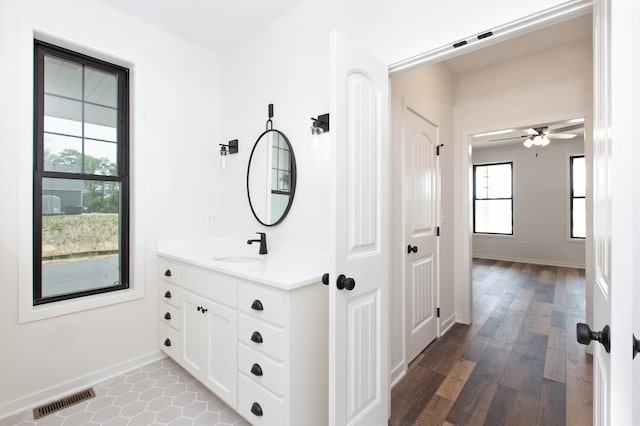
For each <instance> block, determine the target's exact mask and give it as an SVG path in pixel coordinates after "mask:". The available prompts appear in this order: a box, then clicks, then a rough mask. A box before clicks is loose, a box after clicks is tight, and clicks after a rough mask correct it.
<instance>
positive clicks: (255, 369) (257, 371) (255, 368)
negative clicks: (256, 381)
mask: <svg viewBox="0 0 640 426" xmlns="http://www.w3.org/2000/svg"><path fill="white" fill-rule="evenodd" d="M251 374H253V375H254V376H262V367H260V364H253V365H252V366H251Z"/></svg>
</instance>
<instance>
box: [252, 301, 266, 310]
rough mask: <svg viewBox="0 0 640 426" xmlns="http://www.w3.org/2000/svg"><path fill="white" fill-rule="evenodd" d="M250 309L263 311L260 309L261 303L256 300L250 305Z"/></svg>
mask: <svg viewBox="0 0 640 426" xmlns="http://www.w3.org/2000/svg"><path fill="white" fill-rule="evenodd" d="M251 309H253V310H254V311H262V310H264V308H263V307H262V302H261V301H259V300H258V299H256V300H254V301H253V303H252V304H251Z"/></svg>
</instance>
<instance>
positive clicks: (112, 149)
mask: <svg viewBox="0 0 640 426" xmlns="http://www.w3.org/2000/svg"><path fill="white" fill-rule="evenodd" d="M84 153H85V155H84V172H85V173H89V174H94V175H103V176H117V175H118V160H117V155H118V146H117V145H116V144H115V143H113V142H102V141H94V140H90V139H87V140H85V143H84Z"/></svg>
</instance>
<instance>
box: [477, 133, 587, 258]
mask: <svg viewBox="0 0 640 426" xmlns="http://www.w3.org/2000/svg"><path fill="white" fill-rule="evenodd" d="M537 154H538V155H537V156H536V149H535V148H530V149H527V148H525V147H523V146H522V144H521V143H518V144H515V145H506V146H500V147H494V148H491V147H489V148H483V149H474V150H473V163H474V164H483V163H500V162H508V161H511V162H513V194H514V199H513V201H514V202H513V204H514V207H513V211H514V217H513V224H514V229H513V234H514V235H513V236H494V235H481V234H475V235H474V237H473V256H474V257H479V258H484V259H496V260H508V261H515V262H524V263H536V264H541V265H556V266H568V267H575V268H584V267H585V263H584V259H585V244H584V240H576V239H570V227H571V221H570V218H569V217H570V205H569V195H570V180H569V169H570V167H569V158H570V156H571V155H582V154H584V139H583V138H582V137H576V138H574V139H571V140H553V141H552V142H551V144H549V145H548V146H546V147H544V148H540V149H538V153H537Z"/></svg>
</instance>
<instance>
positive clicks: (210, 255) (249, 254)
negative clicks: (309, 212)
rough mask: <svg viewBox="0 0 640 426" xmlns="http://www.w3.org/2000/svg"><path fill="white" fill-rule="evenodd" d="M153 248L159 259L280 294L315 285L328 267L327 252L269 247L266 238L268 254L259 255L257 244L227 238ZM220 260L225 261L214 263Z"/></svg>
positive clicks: (176, 242) (160, 244) (175, 242)
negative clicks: (214, 273) (189, 266)
mask: <svg viewBox="0 0 640 426" xmlns="http://www.w3.org/2000/svg"><path fill="white" fill-rule="evenodd" d="M255 238H259V236H258V235H256V236H255ZM251 239H253V237H252V238H251ZM157 247H158V255H159V256H162V257H165V258H169V259H173V260H176V261H179V262H184V263H188V264H191V265H194V266H199V267H202V268H206V269H210V270H212V271H217V272H222V273H225V274H229V275H233V276H236V277H239V278H244V279H247V280H251V281H255V282H258V283H262V284H267V285H270V286H272V287H276V288H279V289H282V290H293V289H295V288H298V287H303V286H306V285H309V284H314V283H317V282H319V281H320V279H321V277H322V274H323V273H324V272H327V271H328V269H329V266H330V265H329V259H330V257H329V252H328V251H325V250H314V249H309V248H303V247H290V246H284V245H278V244H269V239H268V235H267V249H268V254H262V255H261V254H258V250H259V248H260V243H253V244H252V245H248V244H247V240H239V239H231V238H207V239H191V240H165V241H158V246H157ZM224 257H226V258H227V260H226V261H225V260H215V259H216V258H224ZM229 258H231V259H229ZM247 258H249V259H247Z"/></svg>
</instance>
